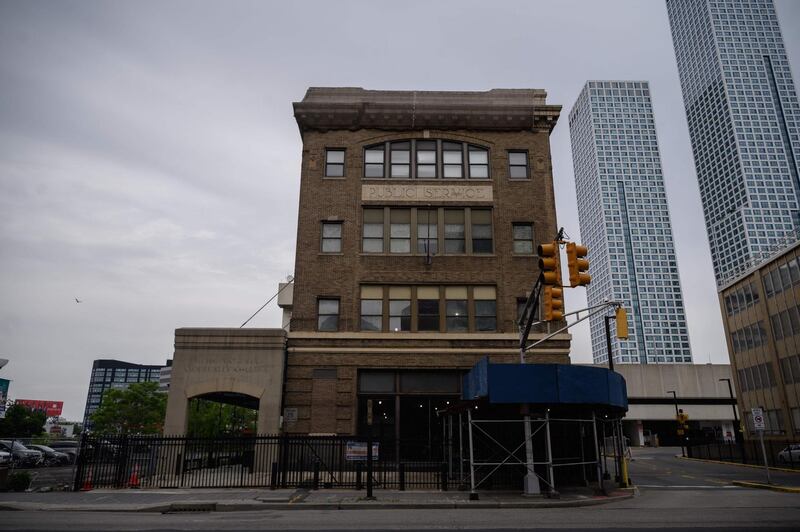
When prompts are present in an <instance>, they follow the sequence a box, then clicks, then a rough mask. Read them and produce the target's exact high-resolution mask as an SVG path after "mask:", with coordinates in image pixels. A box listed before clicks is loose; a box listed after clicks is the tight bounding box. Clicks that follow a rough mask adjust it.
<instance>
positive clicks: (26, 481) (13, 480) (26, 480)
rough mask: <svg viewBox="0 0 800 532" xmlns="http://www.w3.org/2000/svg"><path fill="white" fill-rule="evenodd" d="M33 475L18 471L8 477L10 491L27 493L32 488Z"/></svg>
mask: <svg viewBox="0 0 800 532" xmlns="http://www.w3.org/2000/svg"><path fill="white" fill-rule="evenodd" d="M31 480H33V478H32V477H31V474H30V473H28V472H27V471H16V472H14V473H11V474H10V475H8V489H10V490H11V491H25V490H26V489H28V488H30V487H31Z"/></svg>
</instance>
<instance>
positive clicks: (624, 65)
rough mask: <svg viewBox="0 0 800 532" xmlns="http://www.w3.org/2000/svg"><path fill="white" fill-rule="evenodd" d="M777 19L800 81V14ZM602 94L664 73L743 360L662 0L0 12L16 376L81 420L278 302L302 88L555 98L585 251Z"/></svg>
mask: <svg viewBox="0 0 800 532" xmlns="http://www.w3.org/2000/svg"><path fill="white" fill-rule="evenodd" d="M776 4H777V8H778V13H779V16H780V21H781V26H782V28H783V31H784V38H785V40H786V45H787V48H788V51H789V55H790V58H791V59H792V66H793V71H794V72H795V73H797V72H800V68H798V58H800V35H798V31H797V28H800V2H792V1H789V0H779V1H777V2H776ZM587 79H637V80H641V79H643V80H648V81H650V86H651V89H652V92H653V106H654V112H655V116H656V125H657V132H658V137H659V142H660V147H661V156H662V160H663V166H664V174H665V179H666V187H667V193H668V196H669V202H670V207H671V213H672V220H673V229H674V234H675V243H676V248H677V254H678V266H679V269H680V274H681V281H682V285H683V292H684V297H685V302H686V313H687V318H688V321H689V335H690V338H691V344H692V350H693V355H694V359H695V361H696V362H697V363H706V362H708V361H709V360H710V361H712V362H716V363H727V361H728V354H727V348H726V346H725V341H724V337H723V332H722V322H721V318H720V312H719V306H718V303H717V296H716V290H715V286H714V279H713V273H712V269H711V260H710V255H709V251H708V241H707V237H706V232H705V226H704V222H703V217H702V212H701V207H700V197H699V191H698V186H697V181H696V177H695V172H694V166H693V162H692V153H691V147H690V144H689V139H688V130H687V126H686V117H685V113H684V110H683V103H682V98H681V93H680V86H679V82H678V73H677V67H676V63H675V56H674V52H673V47H672V40H671V37H670V33H669V23H668V20H667V14H666V8H665V5H664V2H663V1H661V0H653V1H643V0H631V1H616V2H596V1H583V2H578V1H555V0H553V1H549V2H541V1H539V2H533V1H525V2H485V1H480V2H478V1H474V2H473V1H464V0H459V1H451V2H431V1H427V2H414V1H404V2H391V3H389V2H377V1H369V2H367V1H364V2H280V3H279V2H265V1H262V2H227V1H226V2H196V1H192V2H175V1H173V2H163V1H161V2H149V1H135V2H133V1H131V2H127V3H123V2H97V3H95V2H88V1H83V2H69V1H58V2H39V1H30V0H26V1H15V2H10V1H6V0H0V358H2V357H5V358H9V359H11V362H10V363H9V365H8V366H6V368H5V369H3V370H0V377H4V378H9V379H12V380H13V382H12V384H11V389H10V395H11V397H12V398H26V399H49V400H63V401H64V402H65V405H64V407H65V415H66V416H67V417H68V418H70V419H81V418H82V416H83V408H84V404H85V401H86V393H87V388H88V382H89V373H90V368H91V365H92V361H93V360H94V359H97V358H117V359H120V360H126V361H130V362H138V363H147V364H157V363H164V361H165V360H166V359H167V358H168V357H171V356H172V350H173V347H172V346H173V333H174V329H175V328H176V327H198V326H213V327H236V326H239V325H240V324H241V323H242V322H243V321H244V320H245V319H246V318H247V317H248V316H249V315H250V314H251V313H252V312H254V311H255V310H256V309H257V308H258V307H259V306H261V305H262V304H263V303H264V302H265V301H266V300H267V299H268V298H269V297H270V296H271V295H272V294H273V293H274V292H275V291H276V287H277V283H278V282H279V281H281V280H283V279H284V278H285V277H286V276H287V275H289V274H291V273H292V271H293V268H294V266H293V262H294V244H295V232H296V216H297V201H298V188H299V172H300V152H301V142H300V136H299V134H298V132H297V126H296V124H295V121H294V119H293V117H292V107H291V102H293V101H298V100H300V99H302V97H303V94H304V93H305V90H306V88H307V87H309V86H359V87H364V88H368V89H406V90H411V89H418V90H486V89H491V88H495V87H503V88H526V87H532V88H542V89H546V90H547V92H548V102H549V103H552V104H559V105H562V106H563V110H562V117H561V120H560V121H559V123H558V125H557V127H556V129H555V131H554V132H553V135H552V139H551V140H552V149H553V168H554V170H553V171H554V179H555V185H556V200H557V207H558V218H559V223H560V225H563V226H564V227H565V228H566V231H567V233H568V234H569V235H571V236H573V237H574V238H575V239H577V238H578V237H579V234H580V232H579V227H578V217H577V212H576V201H575V189H574V181H573V177H572V158H571V152H570V144H569V131H568V121H567V115H568V112H569V110H570V108H571V106H572V104H573V103H574V102H575V99H576V97H577V96H578V93H579V92H580V89H581V87H582V85H583V83H584V82H585V81H586V80H587ZM574 292H577V291H570V293H569V294H568V296H569V297H568V299H567V306H568V307H569V308H573V309H574V308H578V306H579V305H580V306H582V303H583V301H579V297H576V296H575V295H573V294H574ZM76 297H77V298H78V299H80V300H82V301H83V302H82V303H76V302H75V298H76ZM581 297H582V295H581ZM250 325H252V326H256V327H278V326H280V311H279V310H278V309H277V307H276V306H274V304H273V305H272V306H271V307H268V308H267V309H265V310H264V311H263V312H262V313H261V314H259V316H258V317H257V318H256V319H254V320H253V321H252V322H251V324H250ZM574 334H575V336H574V341H573V349H572V360H573V362H589V361H591V350H590V343H589V335H588V328H587V327H579V328H576V329H575V333H574Z"/></svg>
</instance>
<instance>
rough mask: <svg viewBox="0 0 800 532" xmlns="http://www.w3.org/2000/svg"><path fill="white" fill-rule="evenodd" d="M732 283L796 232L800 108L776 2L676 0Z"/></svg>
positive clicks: (711, 214)
mask: <svg viewBox="0 0 800 532" xmlns="http://www.w3.org/2000/svg"><path fill="white" fill-rule="evenodd" d="M667 11H668V13H669V19H670V24H671V26H672V40H673V42H674V45H675V55H676V57H677V60H678V71H679V73H680V79H681V86H682V88H683V100H684V105H685V107H686V115H687V118H688V122H689V133H690V135H691V140H692V148H693V151H694V159H695V165H696V168H697V179H698V181H699V183H700V195H701V198H702V200H703V211H704V213H705V219H706V228H707V231H708V239H709V243H710V245H711V258H712V260H713V263H714V274H715V276H716V279H717V284H718V285H720V286H721V285H724V284H726V283H728V282H730V281H732V280H733V279H734V278H736V277H737V276H739V275H741V274H742V273H744V272H745V271H746V270H748V269H749V268H751V267H752V266H754V265H756V264H758V263H759V262H761V261H763V260H764V259H765V258H767V257H768V256H769V255H771V254H772V253H774V252H775V251H776V249H778V248H781V247H784V246H786V245H787V244H788V243H789V242H791V241H793V240H794V239H795V238H796V236H795V235H796V229H797V219H798V205H799V203H800V202H798V190H799V186H798V160H800V140H798V135H800V130H798V126H799V125H800V109H799V108H798V102H797V93H796V92H795V87H794V82H793V81H792V75H791V72H790V71H789V60H788V58H787V56H786V50H785V48H784V46H783V38H782V36H781V30H780V27H779V25H778V18H777V15H776V13H775V7H774V5H773V3H772V0H736V1H733V0H727V1H712V0H706V1H703V0H667Z"/></svg>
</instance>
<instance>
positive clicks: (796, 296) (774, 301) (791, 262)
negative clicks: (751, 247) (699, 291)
mask: <svg viewBox="0 0 800 532" xmlns="http://www.w3.org/2000/svg"><path fill="white" fill-rule="evenodd" d="M719 297H720V305H721V306H722V315H723V323H724V325H725V334H726V336H727V341H728V351H729V352H730V353H731V363H732V365H733V370H734V378H735V380H736V390H737V393H738V397H739V401H740V402H739V404H740V406H741V408H742V411H743V416H742V417H743V419H744V424H745V431H746V434H747V435H750V436H753V435H754V434H755V430H754V426H753V418H752V415H751V414H750V412H751V409H753V408H756V407H761V408H762V409H763V411H764V422H765V425H766V431H765V433H764V434H765V437H767V438H772V439H779V440H781V439H782V440H785V439H793V438H797V437H798V435H800V354H798V353H800V242H795V243H793V244H791V245H789V246H788V247H784V248H783V249H782V250H780V251H778V252H776V253H775V254H773V255H772V256H771V257H770V258H769V259H767V260H765V261H764V262H762V263H760V264H759V265H757V266H755V267H753V268H751V269H750V270H748V271H746V272H744V273H743V274H742V275H741V276H739V277H737V278H735V279H734V280H733V281H731V282H730V283H728V284H726V285H723V286H721V287H720V292H719Z"/></svg>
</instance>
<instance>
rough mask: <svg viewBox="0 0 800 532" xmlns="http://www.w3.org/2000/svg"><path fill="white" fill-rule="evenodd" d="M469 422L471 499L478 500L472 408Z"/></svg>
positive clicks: (468, 412) (468, 411)
mask: <svg viewBox="0 0 800 532" xmlns="http://www.w3.org/2000/svg"><path fill="white" fill-rule="evenodd" d="M467 423H468V425H469V500H471V501H477V500H478V492H477V491H475V456H474V455H473V454H472V409H469V410H467Z"/></svg>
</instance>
